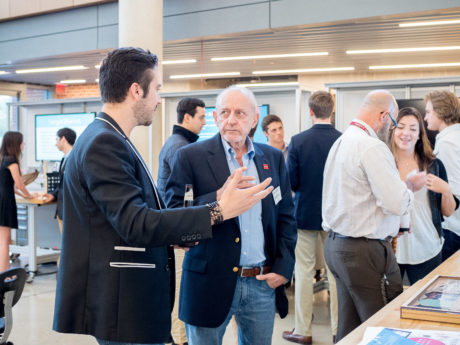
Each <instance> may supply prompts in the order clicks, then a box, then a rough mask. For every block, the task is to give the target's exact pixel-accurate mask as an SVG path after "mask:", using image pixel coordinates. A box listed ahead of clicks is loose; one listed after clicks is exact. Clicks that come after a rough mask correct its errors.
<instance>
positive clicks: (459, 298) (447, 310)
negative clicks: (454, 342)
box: [401, 276, 460, 324]
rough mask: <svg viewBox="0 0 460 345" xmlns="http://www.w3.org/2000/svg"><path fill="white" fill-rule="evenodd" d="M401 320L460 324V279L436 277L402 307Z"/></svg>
mask: <svg viewBox="0 0 460 345" xmlns="http://www.w3.org/2000/svg"><path fill="white" fill-rule="evenodd" d="M401 318H406V319H417V320H428V321H437V322H449V323H457V324H460V277H453V276H435V277H434V278H433V279H431V280H430V281H429V282H428V283H427V284H426V285H425V286H423V287H422V288H421V289H420V290H419V291H417V292H416V293H415V295H414V296H413V297H412V298H410V299H409V300H408V301H407V302H406V303H404V304H403V305H402V306H401Z"/></svg>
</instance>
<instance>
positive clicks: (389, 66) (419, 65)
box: [369, 62, 460, 70]
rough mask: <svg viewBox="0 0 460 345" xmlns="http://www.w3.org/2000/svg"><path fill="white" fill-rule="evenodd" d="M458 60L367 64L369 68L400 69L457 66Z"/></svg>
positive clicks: (459, 64)
mask: <svg viewBox="0 0 460 345" xmlns="http://www.w3.org/2000/svg"><path fill="white" fill-rule="evenodd" d="M458 66H460V62H448V63H423V64H412V65H387V66H369V69H372V70H379V69H402V68H434V67H458Z"/></svg>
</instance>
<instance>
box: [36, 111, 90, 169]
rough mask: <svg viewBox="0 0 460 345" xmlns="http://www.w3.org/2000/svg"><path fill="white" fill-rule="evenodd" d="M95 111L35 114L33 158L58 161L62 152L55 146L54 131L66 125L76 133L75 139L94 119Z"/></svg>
mask: <svg viewBox="0 0 460 345" xmlns="http://www.w3.org/2000/svg"><path fill="white" fill-rule="evenodd" d="M95 116H96V113H73V114H46V115H35V160H37V161H60V160H61V159H62V156H63V153H62V152H61V151H59V150H58V149H57V147H56V133H57V131H58V130H59V129H61V128H64V127H67V128H70V129H73V130H74V131H75V133H77V139H78V137H79V136H80V134H81V133H82V132H83V131H84V129H85V128H86V127H87V126H88V125H89V124H90V123H91V122H92V121H93V120H94V118H95Z"/></svg>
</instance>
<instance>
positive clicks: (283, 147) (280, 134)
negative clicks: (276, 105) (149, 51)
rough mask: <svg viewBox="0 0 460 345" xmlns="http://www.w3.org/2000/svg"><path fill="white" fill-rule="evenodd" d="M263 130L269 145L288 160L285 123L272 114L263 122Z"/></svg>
mask: <svg viewBox="0 0 460 345" xmlns="http://www.w3.org/2000/svg"><path fill="white" fill-rule="evenodd" d="M262 130H263V131H264V134H265V136H266V137H267V140H268V145H270V146H273V147H275V148H277V149H278V150H280V151H282V152H283V156H284V160H285V161H286V160H287V154H288V145H287V144H286V143H285V142H284V127H283V121H281V119H280V118H279V116H277V115H274V114H270V115H267V116H265V117H264V119H263V120H262Z"/></svg>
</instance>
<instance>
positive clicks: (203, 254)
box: [166, 134, 297, 327]
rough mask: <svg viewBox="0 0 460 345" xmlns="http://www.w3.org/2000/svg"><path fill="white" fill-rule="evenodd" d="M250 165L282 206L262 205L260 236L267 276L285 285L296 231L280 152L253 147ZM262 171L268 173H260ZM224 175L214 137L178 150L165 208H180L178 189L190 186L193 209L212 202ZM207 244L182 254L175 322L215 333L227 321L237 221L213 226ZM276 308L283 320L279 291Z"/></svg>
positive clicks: (264, 202)
mask: <svg viewBox="0 0 460 345" xmlns="http://www.w3.org/2000/svg"><path fill="white" fill-rule="evenodd" d="M254 149H255V156H254V161H255V164H256V167H257V172H258V174H259V179H260V181H263V180H265V179H266V178H267V177H272V179H273V180H272V183H271V184H272V185H273V186H274V187H275V188H276V187H278V186H280V187H281V193H282V200H281V201H280V202H279V203H278V204H277V205H275V203H274V199H273V196H272V195H271V194H270V195H268V196H267V197H266V198H265V199H263V200H262V224H263V230H264V234H265V256H266V264H267V265H270V266H272V272H275V273H279V274H281V275H282V276H284V277H285V278H287V279H291V276H292V271H293V268H294V249H295V244H296V240H297V229H296V225H295V220H294V216H293V203H292V197H291V191H290V186H289V178H288V175H287V171H286V166H285V162H284V157H283V154H282V153H281V151H279V150H277V149H274V148H272V147H270V146H268V145H264V144H257V143H254ZM264 165H265V166H266V167H267V168H268V169H264ZM229 175H230V171H229V168H228V164H227V161H226V156H225V152H224V148H223V146H222V142H221V138H220V134H217V135H216V136H214V137H213V138H211V139H208V140H205V141H202V142H197V143H194V144H190V145H188V146H185V147H184V148H182V149H180V150H179V151H178V152H177V153H176V156H175V158H174V166H173V169H172V172H171V176H170V178H169V180H168V183H167V187H166V202H167V204H168V206H170V207H180V206H181V205H182V204H183V198H184V186H185V184H187V183H191V184H192V185H193V192H194V196H195V200H194V204H195V205H203V204H205V203H208V202H212V201H215V200H216V191H217V189H219V188H220V187H221V186H222V185H223V184H224V183H225V181H226V179H227V177H228V176H229ZM213 228H214V231H213V238H212V240H204V241H200V243H199V245H197V246H196V247H193V248H191V249H190V251H188V252H187V253H186V254H185V258H184V263H183V271H182V281H181V291H180V303H179V317H180V319H181V320H183V321H185V322H187V323H189V324H192V325H196V326H202V327H217V326H219V325H220V324H222V322H223V321H224V319H225V317H226V316H227V315H228V312H229V310H230V306H231V303H232V299H233V295H234V292H235V286H236V280H237V273H235V272H234V270H233V269H234V267H238V266H239V261H240V252H241V241H236V238H239V237H240V236H241V235H240V227H239V222H238V218H233V219H230V220H227V221H225V222H224V223H222V224H220V225H217V226H214V227H213ZM276 305H277V308H278V312H279V314H280V316H281V317H284V316H286V314H287V311H288V303H287V299H286V295H285V292H284V286H280V287H278V288H277V289H276Z"/></svg>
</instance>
